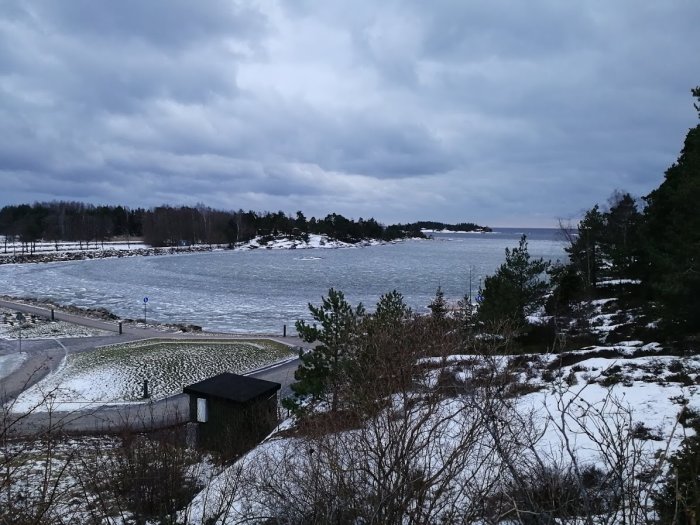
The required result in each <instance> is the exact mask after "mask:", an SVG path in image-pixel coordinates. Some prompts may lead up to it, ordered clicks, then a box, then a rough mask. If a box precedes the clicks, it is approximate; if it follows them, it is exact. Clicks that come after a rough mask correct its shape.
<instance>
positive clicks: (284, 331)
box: [282, 325, 287, 337]
mask: <svg viewBox="0 0 700 525" xmlns="http://www.w3.org/2000/svg"><path fill="white" fill-rule="evenodd" d="M282 337H287V325H284V328H283V329H282Z"/></svg>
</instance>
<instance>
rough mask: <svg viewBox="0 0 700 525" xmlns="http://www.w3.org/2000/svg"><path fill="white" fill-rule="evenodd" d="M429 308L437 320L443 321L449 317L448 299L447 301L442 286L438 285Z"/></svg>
mask: <svg viewBox="0 0 700 525" xmlns="http://www.w3.org/2000/svg"><path fill="white" fill-rule="evenodd" d="M428 308H429V309H430V312H431V315H432V317H433V319H435V320H436V321H443V320H444V319H445V318H446V317H447V301H445V292H443V291H442V287H440V286H438V288H437V290H436V291H435V297H434V298H433V300H432V301H430V304H429V305H428Z"/></svg>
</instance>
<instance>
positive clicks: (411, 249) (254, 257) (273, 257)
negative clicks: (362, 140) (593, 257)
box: [0, 229, 565, 333]
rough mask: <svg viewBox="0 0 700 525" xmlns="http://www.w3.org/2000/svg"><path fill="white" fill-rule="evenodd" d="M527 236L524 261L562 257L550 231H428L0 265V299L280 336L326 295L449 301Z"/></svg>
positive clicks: (371, 300)
mask: <svg viewBox="0 0 700 525" xmlns="http://www.w3.org/2000/svg"><path fill="white" fill-rule="evenodd" d="M521 233H526V234H527V235H528V244H529V251H530V254H531V256H533V257H543V258H545V259H550V260H552V261H555V260H557V259H563V258H564V257H565V253H564V250H563V247H564V242H563V240H562V238H561V236H560V234H559V232H558V230H554V229H537V230H523V229H497V230H495V232H494V233H489V234H475V233H470V234H463V233H462V234H460V233H442V234H435V239H434V240H428V241H422V240H410V241H405V242H401V243H397V244H388V245H382V246H370V247H364V248H341V249H310V250H265V249H257V250H252V251H228V250H226V251H214V252H205V253H193V254H180V255H165V256H149V257H124V258H113V259H100V260H85V261H71V262H60V263H40V264H23V265H16V264H8V265H2V266H0V292H1V293H3V294H7V295H12V296H17V297H31V298H35V299H43V300H49V301H53V302H56V303H59V304H70V305H75V306H81V307H88V308H94V307H105V308H107V309H109V310H111V311H113V312H114V313H116V314H117V315H119V316H122V317H125V318H142V317H143V315H144V311H143V305H144V303H143V298H144V297H148V299H149V300H148V319H149V320H157V321H161V322H172V323H191V324H196V325H200V326H202V327H203V328H204V329H206V330H213V331H216V330H219V331H230V332H247V333H253V332H257V333H280V332H281V330H282V325H284V324H287V325H288V329H290V330H293V328H292V326H293V324H294V321H295V320H296V319H299V318H308V309H307V303H309V302H312V303H314V304H317V303H319V302H320V299H321V296H323V295H325V294H326V292H327V291H328V288H330V287H334V288H337V289H340V290H342V291H343V292H345V295H346V297H347V298H348V299H349V300H350V301H351V302H352V303H357V302H359V301H362V302H363V303H364V304H365V305H366V306H367V307H368V308H370V309H371V308H372V307H373V306H374V304H375V303H376V301H377V299H378V298H379V296H380V295H381V294H383V293H385V292H388V291H391V290H393V289H396V290H398V291H399V292H401V293H402V294H403V295H404V297H405V299H406V302H407V303H408V304H409V305H410V306H412V307H413V308H414V309H415V310H416V311H419V312H422V311H425V310H426V306H427V304H428V303H429V302H430V300H431V299H432V297H433V296H434V294H435V290H436V289H437V287H438V286H441V287H442V289H443V291H444V292H445V295H446V297H447V299H448V300H449V301H451V302H454V301H457V300H458V299H459V298H461V297H463V296H464V294H465V293H467V292H468V291H469V287H470V268H471V286H472V290H473V292H474V293H476V290H477V289H478V287H479V283H480V281H481V280H482V279H483V278H484V277H485V276H486V275H488V274H490V273H493V271H494V270H495V269H496V267H498V265H499V264H501V263H502V262H503V260H504V249H505V248H507V247H510V248H513V247H515V246H517V244H518V239H519V238H520V234H521Z"/></svg>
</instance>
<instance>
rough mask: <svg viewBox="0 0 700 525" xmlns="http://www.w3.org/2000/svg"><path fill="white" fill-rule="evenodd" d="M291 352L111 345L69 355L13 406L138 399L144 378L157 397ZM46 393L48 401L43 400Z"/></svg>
mask: <svg viewBox="0 0 700 525" xmlns="http://www.w3.org/2000/svg"><path fill="white" fill-rule="evenodd" d="M295 355H296V354H293V353H292V352H291V351H290V350H289V348H288V347H286V346H285V345H282V344H279V343H275V342H273V341H267V340H251V341H235V342H233V341H196V342H191V341H188V342H182V341H178V342H174V341H167V340H151V341H148V342H134V343H126V344H119V345H110V346H105V347H102V348H98V349H95V350H94V351H92V352H85V353H79V354H71V355H69V356H68V357H67V359H66V360H65V361H64V363H62V364H61V366H60V367H59V368H58V369H57V370H56V371H55V372H53V373H51V374H50V375H48V376H47V377H45V378H44V379H43V380H41V381H40V382H39V383H37V384H36V385H34V386H33V387H31V388H29V389H28V390H26V391H25V392H23V393H22V394H20V396H19V397H18V398H17V399H16V401H15V402H14V403H13V405H12V410H13V411H14V412H26V411H28V410H48V409H49V408H51V409H52V410H76V409H82V408H89V407H94V406H99V405H104V404H112V403H128V402H138V401H141V395H142V392H143V390H142V388H143V381H144V380H148V384H149V391H150V394H151V396H152V398H156V399H157V398H162V397H166V396H169V395H173V394H177V393H181V392H182V388H183V387H184V386H187V385H189V384H192V383H196V382H197V381H201V380H203V379H206V378H208V377H211V376H214V375H216V374H219V373H222V372H233V373H243V372H247V371H249V370H254V369H256V368H260V367H262V366H265V365H268V364H272V363H275V362H278V361H283V360H286V359H290V358H293V357H295ZM49 397H50V399H51V406H50V407H49V406H47V405H46V404H44V403H43V401H44V400H46V399H47V398H49Z"/></svg>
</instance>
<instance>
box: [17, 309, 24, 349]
mask: <svg viewBox="0 0 700 525" xmlns="http://www.w3.org/2000/svg"><path fill="white" fill-rule="evenodd" d="M24 321H25V317H24V315H22V312H17V324H18V325H19V351H20V352H21V351H22V323H24Z"/></svg>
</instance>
